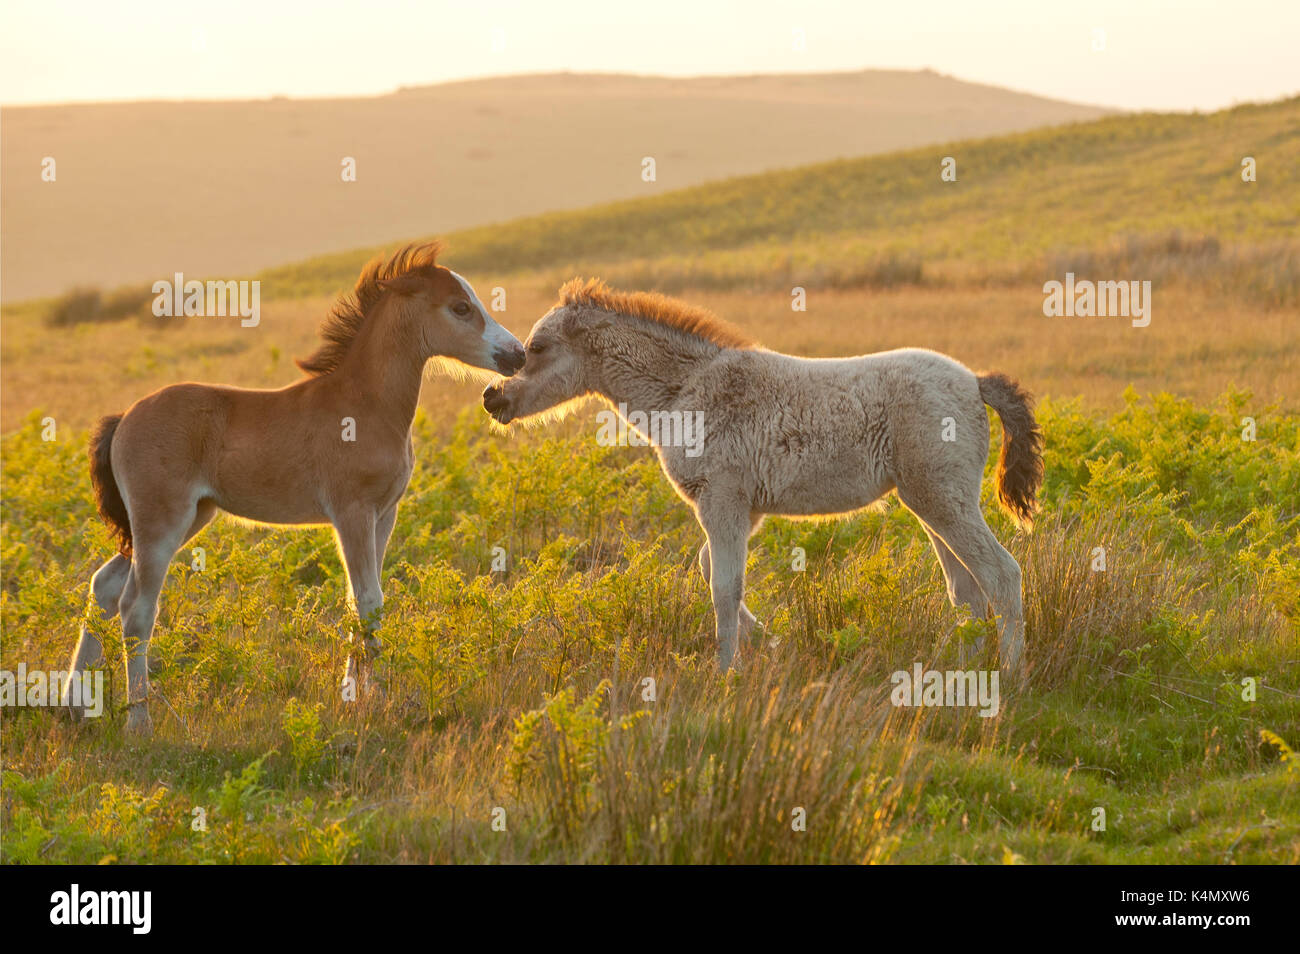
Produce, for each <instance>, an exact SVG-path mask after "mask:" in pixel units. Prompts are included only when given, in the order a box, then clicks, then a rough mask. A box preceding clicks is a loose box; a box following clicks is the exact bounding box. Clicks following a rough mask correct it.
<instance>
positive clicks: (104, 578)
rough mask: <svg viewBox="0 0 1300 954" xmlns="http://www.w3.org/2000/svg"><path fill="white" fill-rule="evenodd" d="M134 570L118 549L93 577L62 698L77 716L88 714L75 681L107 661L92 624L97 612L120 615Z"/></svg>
mask: <svg viewBox="0 0 1300 954" xmlns="http://www.w3.org/2000/svg"><path fill="white" fill-rule="evenodd" d="M130 572H131V561H130V560H128V559H127V558H126V557H125V556H123V555H122V554H120V553H118V554H115V555H114V556H113V557H112V559H110V560H108V561H107V562H106V563H104V565H103V566H101V567H100V568H99V569H98V570H96V571H95V575H94V576H93V577H92V578H91V581H90V600H89V605H87V607H86V615H85V617H83V619H82V621H81V635H80V636H79V637H78V639H77V648H76V649H74V650H73V651H72V662H71V663H70V664H69V666H68V675H67V681H66V682H64V684H63V695H62V699H61V702H62V704H63V705H64V706H65V707H66V708H67V710H68V712H69V713H70V714H71V715H72V717H73V718H74V719H80V718H81V717H82V716H83V715H84V714H85V705H84V700H81V701H80V703H79V704H78V705H75V706H74V705H73V702H76V701H78V700H77V699H75V698H74V693H73V688H72V684H73V681H74V680H77V679H80V678H81V674H82V673H84V672H85V671H86V670H87V669H90V668H92V667H94V666H99V665H102V664H103V662H104V646H103V643H101V642H100V639H99V637H98V636H97V635H96V634H95V631H94V627H93V624H92V620H93V618H94V617H95V616H96V615H97V616H98V617H99V618H100V619H102V620H104V621H108V620H111V619H113V618H114V617H115V616H117V607H118V602H119V601H120V600H121V599H122V590H123V589H125V588H126V578H127V576H128V575H129V574H130Z"/></svg>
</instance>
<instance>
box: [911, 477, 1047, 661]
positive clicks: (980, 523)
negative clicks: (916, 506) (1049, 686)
mask: <svg viewBox="0 0 1300 954" xmlns="http://www.w3.org/2000/svg"><path fill="white" fill-rule="evenodd" d="M904 502H906V501H904ZM936 510H937V511H938V512H936ZM917 516H918V517H920V518H921V520H922V521H923V522H924V523H926V524H927V525H928V526H929V527H930V528H931V529H932V530H933V531H934V532H935V533H937V534H938V535H939V537H940V539H942V540H943V542H944V543H946V544H947V545H948V548H949V549H950V550H952V552H953V553H954V554H955V555H956V556H957V558H958V559H959V560H961V562H962V564H963V565H964V566H965V567H966V569H968V570H969V571H970V573H971V575H972V576H973V577H974V578H975V580H976V581H977V582H978V583H979V585H980V588H981V589H983V591H984V592H985V593H987V594H988V596H989V601H990V602H991V603H992V604H993V609H994V612H996V613H997V614H998V654H999V662H1000V664H1001V665H1002V666H1003V667H1005V668H1006V669H1007V672H1008V674H1009V675H1013V674H1015V673H1016V672H1017V671H1018V670H1019V668H1020V660H1021V656H1022V655H1023V654H1024V650H1025V621H1024V614H1023V609H1022V606H1021V595H1020V564H1018V563H1017V562H1016V560H1015V557H1013V556H1012V555H1011V554H1010V553H1008V552H1007V551H1006V549H1005V548H1003V546H1002V544H1000V543H999V542H998V540H997V537H995V536H993V531H992V530H990V529H989V527H988V524H987V523H985V522H984V515H983V514H982V513H980V511H979V507H978V504H976V505H975V507H974V509H971V508H964V509H959V508H958V507H956V506H941V507H938V508H935V509H932V510H931V511H930V512H928V513H918V514H917Z"/></svg>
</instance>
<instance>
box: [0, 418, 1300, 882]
mask: <svg viewBox="0 0 1300 954" xmlns="http://www.w3.org/2000/svg"><path fill="white" fill-rule="evenodd" d="M1248 400H1249V398H1248V396H1246V395H1243V394H1239V393H1238V394H1229V395H1227V396H1225V397H1224V398H1223V399H1222V400H1221V401H1220V402H1218V403H1217V405H1216V406H1214V407H1199V406H1196V405H1193V404H1192V403H1191V402H1188V401H1183V400H1179V399H1175V398H1172V397H1169V396H1165V395H1160V396H1155V397H1152V398H1149V399H1140V398H1138V397H1137V395H1135V394H1132V393H1130V394H1129V395H1128V397H1127V398H1126V401H1125V406H1124V409H1123V410H1122V411H1121V412H1119V413H1117V414H1115V415H1113V416H1111V417H1110V418H1109V419H1104V420H1097V419H1094V418H1091V417H1089V416H1088V415H1086V414H1084V413H1083V412H1081V411H1080V409H1079V406H1078V405H1077V404H1074V403H1063V404H1061V403H1056V402H1047V404H1046V406H1045V407H1044V408H1043V413H1042V419H1043V423H1044V427H1045V429H1046V433H1047V434H1048V439H1049V445H1048V479H1047V485H1046V490H1045V497H1046V506H1045V517H1044V519H1043V520H1042V522H1041V524H1040V526H1039V527H1038V529H1037V530H1036V531H1035V532H1034V533H1033V534H1032V535H1028V536H1024V535H1020V536H1015V535H1013V533H1012V531H1011V528H1010V526H1009V524H1007V522H1006V521H1005V520H1004V519H1003V518H1002V516H1001V515H1000V514H996V515H995V514H994V513H993V508H992V506H991V501H987V502H986V503H988V504H989V506H988V511H989V513H990V515H991V519H992V520H994V521H995V524H994V525H995V530H996V532H998V533H999V534H1000V535H1001V536H1002V538H1003V539H1006V540H1009V541H1010V547H1011V549H1012V551H1013V552H1014V553H1015V555H1016V556H1017V558H1018V559H1020V560H1021V562H1022V564H1023V565H1024V567H1025V574H1026V587H1025V589H1026V612H1027V620H1028V630H1029V634H1030V637H1029V663H1030V666H1031V674H1030V676H1029V677H1028V679H1027V680H1026V681H1025V682H1024V683H1023V684H1022V685H1020V686H1017V687H1015V688H1014V689H1011V690H1009V691H1007V690H1004V693H1003V705H1002V709H1001V711H1000V712H999V714H998V715H997V716H996V717H995V718H991V719H983V718H980V717H979V716H978V715H976V714H975V713H974V711H972V710H952V709H947V710H943V709H909V708H896V707H894V706H893V705H891V704H890V702H889V691H890V688H891V684H890V681H889V675H890V673H891V672H893V671H895V670H899V669H909V668H910V667H911V665H912V663H913V662H914V661H921V662H923V663H925V664H926V665H927V667H930V668H955V667H956V665H957V642H958V640H959V638H960V636H961V634H962V632H963V631H964V630H965V629H968V628H969V627H970V626H971V625H973V624H969V623H967V624H962V623H961V621H960V618H959V617H958V615H957V613H956V611H955V610H953V609H952V608H951V607H950V606H949V604H948V602H947V599H946V596H945V594H944V590H943V583H942V579H941V577H940V575H939V572H938V569H937V564H936V562H935V560H934V558H933V556H932V555H931V553H930V552H929V549H928V545H927V544H926V541H925V539H924V536H923V534H922V532H921V530H920V528H919V526H918V525H917V524H916V522H915V520H914V519H913V518H912V517H911V516H910V515H909V514H907V513H906V511H904V510H902V509H901V508H899V507H898V506H896V505H894V506H891V507H888V508H886V509H884V510H883V511H880V512H876V511H871V512H864V513H862V514H859V515H857V516H855V517H853V518H852V519H849V520H847V521H842V522H834V523H832V522H827V523H811V524H810V523H800V522H789V521H782V520H772V521H769V522H768V524H767V525H766V526H765V527H764V529H763V530H762V531H761V532H760V535H759V536H758V537H757V538H756V540H755V545H754V547H753V550H752V554H751V565H750V571H749V578H750V582H751V598H750V602H751V605H752V606H754V608H755V610H756V612H758V613H759V615H760V618H762V619H763V620H764V621H765V622H766V623H767V627H768V629H767V634H766V640H765V641H763V642H762V643H761V644H760V645H757V646H750V647H748V651H747V652H746V653H745V665H744V666H743V668H742V669H741V670H740V671H739V672H737V673H735V674H733V675H731V676H729V677H723V676H721V675H719V674H718V673H717V671H716V669H715V667H714V666H713V662H712V657H713V646H712V635H711V620H710V615H709V606H708V598H707V593H706V589H705V587H704V585H703V582H702V581H701V580H700V579H699V577H698V574H697V572H696V571H695V568H694V566H693V556H694V551H695V549H696V548H697V547H698V544H699V539H698V538H699V533H698V530H697V528H696V527H695V526H694V522H693V518H692V517H691V516H690V514H689V512H688V511H687V510H686V508H685V507H684V506H683V505H681V504H680V503H679V502H677V501H676V499H675V497H673V496H672V494H671V491H670V490H669V488H668V487H667V485H666V483H665V482H664V481H663V480H662V478H661V477H660V476H659V475H658V473H657V465H656V464H655V462H654V460H653V458H652V457H650V455H649V454H648V453H647V452H645V451H644V450H637V449H632V448H604V447H600V446H598V445H596V443H595V441H594V439H593V437H594V434H595V427H594V423H593V422H592V420H591V419H590V417H589V416H579V417H577V418H575V419H572V420H570V421H568V422H566V423H565V424H564V425H563V426H562V427H561V428H560V429H559V430H558V431H556V432H549V433H547V434H545V435H542V434H533V435H529V436H523V437H518V438H510V437H504V436H501V435H497V434H493V433H490V432H489V431H488V430H487V429H486V427H485V426H484V424H483V422H482V421H481V420H480V419H479V418H478V417H477V416H476V415H472V414H466V415H463V416H462V418H461V419H460V421H459V422H458V423H457V424H456V425H455V426H454V427H453V428H452V429H451V431H450V433H449V434H447V435H446V437H445V439H441V440H440V439H438V438H437V437H436V436H435V432H434V429H433V428H432V426H431V425H430V423H429V422H428V421H427V420H425V419H423V417H422V418H421V421H420V423H419V426H418V433H417V440H416V446H417V453H418V455H419V457H420V460H419V462H418V466H417V468H416V477H415V480H414V483H413V485H412V488H411V491H410V493H409V495H408V497H407V499H406V501H405V502H404V504H403V508H402V511H401V514H400V517H399V523H398V528H397V531H396V533H395V537H394V543H393V546H392V549H391V550H390V553H389V558H388V561H387V564H386V571H387V572H386V580H387V583H386V594H387V604H386V608H385V623H384V627H383V634H384V638H385V640H386V643H387V650H386V657H385V678H386V681H387V687H388V692H387V696H386V698H385V699H384V700H382V701H372V702H364V703H361V704H357V705H351V706H349V705H346V704H344V703H342V702H341V701H340V700H339V698H338V693H337V689H336V684H337V678H338V676H339V674H340V673H341V671H342V664H343V650H342V646H341V636H342V635H343V634H344V633H345V632H346V630H347V628H348V625H349V624H348V620H347V619H346V617H345V614H344V611H343V594H344V582H343V578H342V574H341V570H340V568H339V566H338V562H337V559H336V557H335V555H334V553H333V547H332V542H331V540H330V538H329V536H328V534H327V533H326V532H324V531H306V532H289V531H272V530H267V529H257V528H249V527H244V526H239V525H236V524H234V523H232V522H228V521H218V523H217V524H215V525H214V526H213V527H211V528H209V529H208V530H206V531H204V534H203V535H202V536H201V537H200V538H198V540H197V541H196V543H197V544H198V545H200V546H202V547H204V548H205V550H206V551H207V561H206V570H205V571H204V572H202V573H195V572H193V571H191V570H190V569H189V566H190V557H189V555H188V554H184V555H181V556H178V558H177V560H176V561H175V564H174V567H173V572H172V575H171V577H170V579H169V581H168V586H167V588H166V590H165V591H164V600H163V609H162V613H161V616H160V625H159V631H158V634H157V636H156V638H155V642H154V647H155V651H156V654H157V656H158V659H159V661H160V662H161V663H162V669H161V671H160V672H159V674H158V675H157V676H156V677H155V685H156V688H157V690H158V693H159V700H160V701H158V702H156V703H155V707H154V711H155V719H156V721H157V723H158V732H157V737H156V738H155V739H154V740H153V742H151V743H148V744H141V743H137V742H134V741H132V740H130V739H128V738H125V737H124V736H123V734H122V730H121V722H122V718H121V714H120V712H119V711H118V710H117V708H116V706H117V705H118V704H120V702H121V675H120V673H119V672H118V668H119V667H118V666H117V665H116V664H114V665H113V666H111V667H110V668H109V669H108V671H107V683H108V685H109V686H110V693H111V705H110V711H109V714H108V715H107V716H106V717H105V718H102V719H101V720H99V721H97V722H92V723H90V724H88V725H85V726H83V727H73V726H72V725H70V724H67V723H65V722H64V721H63V720H61V719H60V718H58V717H57V715H55V714H54V713H51V712H49V711H44V710H29V709H10V710H7V711H6V714H5V719H4V723H3V727H2V730H0V731H2V732H3V742H4V752H5V756H4V766H5V776H4V778H5V781H4V800H3V806H4V807H3V811H4V818H3V820H4V825H3V829H4V834H3V842H0V845H2V847H3V851H4V855H5V859H6V860H8V861H33V862H34V861H78V862H95V861H99V860H102V859H106V858H107V859H110V860H117V861H120V862H139V861H178V862H180V861H244V862H248V861H301V862H312V861H323V862H336V861H345V860H347V861H350V860H358V861H375V862H380V861H613V862H623V861H678V862H680V861H696V862H703V861H735V862H739V861H744V862H776V861H782V862H793V861H827V862H860V861H894V862H915V861H931V862H950V861H970V862H989V863H1001V862H1003V861H1004V860H1017V859H1019V860H1023V861H1029V862H1198V863H1219V862H1265V861H1280V862H1290V863H1295V862H1297V861H1300V798H1297V795H1298V794H1300V776H1297V774H1296V771H1295V768H1294V765H1295V763H1294V762H1284V761H1282V760H1281V759H1280V755H1281V753H1282V750H1281V749H1280V748H1279V747H1278V746H1277V745H1276V744H1274V743H1273V742H1271V741H1268V740H1267V739H1266V738H1265V737H1264V736H1262V735H1261V733H1271V734H1274V735H1275V736H1276V738H1277V739H1279V740H1281V741H1282V742H1284V743H1287V744H1290V745H1294V744H1295V742H1296V740H1297V739H1300V692H1298V691H1297V687H1298V684H1300V573H1297V571H1296V569H1295V568H1296V567H1297V566H1300V561H1298V559H1297V558H1300V552H1298V551H1300V540H1298V539H1297V533H1298V531H1300V515H1297V514H1296V513H1295V512H1294V501H1295V500H1297V499H1300V463H1298V461H1300V455H1298V454H1297V451H1298V450H1300V418H1297V417H1295V416H1288V415H1284V414H1277V415H1266V416H1263V417H1262V418H1261V420H1260V423H1259V431H1258V435H1257V438H1258V439H1257V440H1256V441H1254V442H1248V441H1244V440H1242V437H1241V433H1240V428H1239V426H1238V419H1239V416H1240V408H1241V406H1242V405H1243V404H1244V403H1245V402H1247V401H1248ZM77 438H80V435H77ZM4 441H5V442H4V445H3V450H4V455H3V456H4V474H3V476H4V484H5V488H6V491H5V497H4V513H3V517H4V523H3V559H4V563H5V566H6V577H5V583H4V588H3V590H2V591H0V602H2V606H0V621H2V622H3V626H4V631H5V633H6V639H5V644H4V654H5V664H6V666H12V664H13V663H12V660H14V659H22V660H24V661H26V662H27V663H28V665H29V667H33V666H36V665H38V664H39V665H42V666H44V667H47V668H58V667H60V666H61V665H63V664H64V663H65V662H66V657H67V655H68V653H69V651H70V648H71V644H72V641H73V640H74V638H75V629H76V622H77V620H78V619H79V618H80V616H81V613H82V610H83V608H84V604H85V599H86V596H87V590H88V587H87V581H88V578H89V574H90V573H91V572H92V570H93V568H94V566H95V564H96V563H97V562H98V558H99V557H100V556H102V555H103V554H104V553H105V552H106V550H107V548H106V545H105V542H106V538H105V533H104V531H103V529H102V528H101V527H100V525H99V524H98V522H97V519H96V518H95V516H94V514H93V512H92V508H91V504H90V502H89V501H90V496H89V488H88V486H86V484H87V479H86V477H85V476H84V474H83V468H82V467H81V466H80V462H79V457H80V441H79V439H73V440H68V441H66V442H53V443H51V442H43V441H41V439H40V426H39V422H38V420H37V419H35V417H34V418H33V420H32V421H31V422H29V423H28V424H27V425H25V426H24V427H23V428H21V429H20V430H19V431H18V432H17V433H15V434H12V435H10V436H8V437H6V438H5V439H4ZM1225 474H1228V475H1232V477H1231V479H1224V475H1225ZM68 475H71V477H69V476H68ZM987 489H990V488H986V490H987ZM497 546H500V547H503V548H504V549H505V551H506V553H507V554H508V562H507V569H506V571H505V572H504V573H492V572H490V567H491V559H492V552H493V551H492V548H493V547H497ZM795 546H800V547H803V548H804V550H805V551H806V552H807V554H808V564H807V568H806V569H805V570H804V571H803V572H796V571H794V570H793V569H792V567H791V559H790V555H791V553H792V550H793V547H795ZM1096 546H1104V547H1106V548H1107V551H1108V562H1107V569H1106V571H1105V572H1094V571H1093V570H1092V569H1091V565H1092V555H1093V550H1094V547H1096ZM104 637H105V639H106V640H108V641H109V642H110V644H111V643H112V641H113V640H114V638H115V637H114V634H113V632H112V631H111V628H108V629H106V630H105V632H104ZM119 645H120V638H119ZM114 658H115V659H116V658H117V657H114ZM1245 678H1251V679H1254V680H1255V681H1256V686H1257V689H1256V692H1255V695H1254V699H1253V701H1245V700H1244V699H1243V698H1242V692H1243V690H1242V680H1243V679H1245ZM647 679H649V680H653V684H651V683H647V682H646V680H647ZM162 700H165V701H162ZM1097 809H1102V810H1104V812H1105V823H1106V824H1105V830H1104V831H1095V830H1093V827H1092V826H1093V821H1094V818H1096V817H1097V815H1096V810H1097ZM196 810H197V811H196ZM200 816H201V817H202V820H203V823H204V825H205V827H206V830H196V828H195V824H196V821H197V820H198V819H199V818H200ZM799 817H802V818H803V819H804V830H795V829H794V828H793V827H792V825H793V824H794V823H795V822H796V819H797V818H799ZM494 824H495V826H496V827H494ZM502 826H504V829H503V830H498V829H499V828H501V827H502Z"/></svg>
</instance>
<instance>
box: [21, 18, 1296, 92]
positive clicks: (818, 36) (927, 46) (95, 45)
mask: <svg viewBox="0 0 1300 954" xmlns="http://www.w3.org/2000/svg"><path fill="white" fill-rule="evenodd" d="M1298 40H1300V0H1256V2H1251V0H1093V2H1065V0H979V2H972V0H924V2H921V0H911V2H908V0H904V2H899V0H887V2H881V0H840V2H828V0H801V2H775V0H743V2H732V0H645V2H629V0H532V2H526V0H460V2H455V3H449V2H442V0H437V2H420V0H364V2H355V0H354V2H350V3H344V2H336V0H313V2H276V0H221V2H206V0H198V2H192V3H191V2H185V0H134V2H133V0H122V2H113V3H104V2H102V0H80V2H73V0H4V2H3V4H2V5H0V103H4V104H6V105H11V104H20V103H57V102H93V101H104V100H137V99H260V98H265V97H267V96H272V95H284V96H293V97H319V96H365V95H376V94H382V93H387V92H391V91H392V90H394V89H396V88H398V87H400V86H419V85H427V84H430V83H438V82H445V81H448V80H457V79H468V78H473V77H481V76H498V75H504V74H518V73H538V72H554V71H559V70H570V71H576V72H630V73H644V74H657V75H669V76H691V75H701V74H734V73H780V72H827V71H836V70H860V69H909V70H910V69H923V68H930V69H934V70H937V71H939V72H941V73H945V74H948V75H951V76H955V77H957V78H959V79H964V80H969V81H973V82H980V83H988V84H991V85H995V86H1003V87H1008V88H1011V89H1016V90H1021V91H1025V92H1031V93H1037V94H1040V95H1043V96H1050V97H1054V98H1058V99H1066V100H1071V101H1075V102H1082V103H1089V104H1095V105H1102V106H1112V107H1119V108H1123V109H1161V110H1191V109H1200V110H1213V109H1219V108H1222V107H1224V106H1228V105H1232V104H1233V103H1237V102H1245V101H1261V100H1270V99H1277V98H1279V97H1282V96H1285V95H1289V94H1295V93H1300V52H1297V41H1298Z"/></svg>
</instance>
